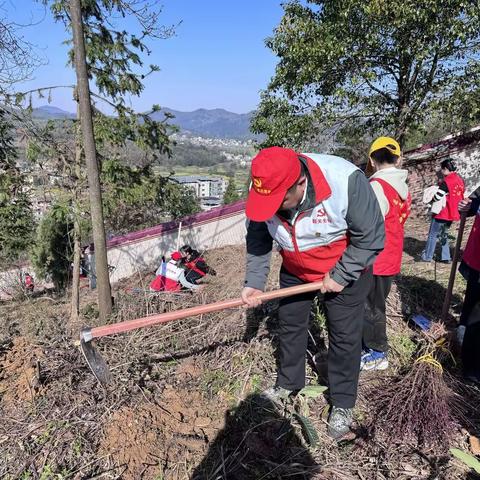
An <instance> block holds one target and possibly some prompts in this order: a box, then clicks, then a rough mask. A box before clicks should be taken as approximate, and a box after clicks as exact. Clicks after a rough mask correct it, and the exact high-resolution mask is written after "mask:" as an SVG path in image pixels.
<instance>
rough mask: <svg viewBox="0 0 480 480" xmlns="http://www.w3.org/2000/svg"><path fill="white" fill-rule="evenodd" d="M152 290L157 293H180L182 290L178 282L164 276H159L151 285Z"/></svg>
mask: <svg viewBox="0 0 480 480" xmlns="http://www.w3.org/2000/svg"><path fill="white" fill-rule="evenodd" d="M150 288H151V289H152V290H155V291H156V292H179V291H180V290H181V287H180V285H179V284H178V282H176V281H175V280H172V279H171V278H167V277H164V276H163V275H157V276H156V277H155V278H154V279H153V281H152V283H150Z"/></svg>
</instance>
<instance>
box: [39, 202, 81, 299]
mask: <svg viewBox="0 0 480 480" xmlns="http://www.w3.org/2000/svg"><path fill="white" fill-rule="evenodd" d="M72 255H73V221H72V218H71V213H70V209H69V208H68V207H67V206H65V205H60V204H57V205H54V206H53V207H52V208H51V209H50V210H49V211H48V212H47V213H46V214H45V215H44V216H43V218H42V220H41V221H40V223H39V225H38V228H37V234H36V238H35V241H34V245H33V248H32V251H31V255H30V258H31V261H32V264H33V266H34V268H35V272H36V273H37V275H38V276H39V277H40V278H43V279H51V280H52V282H53V284H54V286H55V289H56V290H57V291H63V290H64V289H65V287H66V285H67V281H68V278H69V273H70V265H71V262H72Z"/></svg>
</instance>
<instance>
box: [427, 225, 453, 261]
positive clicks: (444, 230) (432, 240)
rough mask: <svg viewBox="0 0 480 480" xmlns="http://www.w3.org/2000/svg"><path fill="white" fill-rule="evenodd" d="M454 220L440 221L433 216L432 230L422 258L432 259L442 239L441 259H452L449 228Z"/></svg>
mask: <svg viewBox="0 0 480 480" xmlns="http://www.w3.org/2000/svg"><path fill="white" fill-rule="evenodd" d="M451 224H452V222H439V221H438V220H435V219H434V218H432V223H431V224H430V230H429V232H428V238H427V243H426V245H425V249H424V250H423V252H422V260H426V261H431V260H432V259H433V254H434V253H435V247H436V246H437V241H438V240H439V241H440V245H441V247H442V256H441V260H445V261H450V260H451V258H450V245H449V244H448V229H449V228H450V225H451Z"/></svg>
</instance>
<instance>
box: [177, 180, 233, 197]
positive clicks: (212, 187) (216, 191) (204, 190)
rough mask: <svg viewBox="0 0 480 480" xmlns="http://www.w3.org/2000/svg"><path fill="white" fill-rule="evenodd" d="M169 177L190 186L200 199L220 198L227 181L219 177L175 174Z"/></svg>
mask: <svg viewBox="0 0 480 480" xmlns="http://www.w3.org/2000/svg"><path fill="white" fill-rule="evenodd" d="M170 178H171V179H172V180H173V181H174V182H177V183H178V184H180V185H182V186H184V187H187V188H191V189H192V190H193V191H194V192H195V195H196V196H197V197H198V198H199V199H200V200H201V199H202V198H207V197H208V198H218V199H221V198H222V197H223V194H224V193H225V190H226V189H227V182H226V181H225V180H224V179H223V178H221V177H204V176H200V175H175V176H173V177H170Z"/></svg>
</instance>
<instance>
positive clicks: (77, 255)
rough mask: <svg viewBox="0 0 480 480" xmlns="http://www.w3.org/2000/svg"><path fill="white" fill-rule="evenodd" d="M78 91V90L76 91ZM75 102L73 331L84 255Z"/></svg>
mask: <svg viewBox="0 0 480 480" xmlns="http://www.w3.org/2000/svg"><path fill="white" fill-rule="evenodd" d="M75 90H76V89H75ZM74 97H75V100H76V101H77V128H76V131H75V180H74V184H73V216H74V218H73V278H72V300H71V304H70V307H71V308H70V323H71V325H72V327H73V329H74V328H75V327H76V326H77V325H76V324H77V322H78V317H79V313H80V262H81V255H82V251H81V250H82V246H81V244H80V242H81V231H80V215H81V212H80V208H79V192H80V190H81V175H82V171H81V161H82V146H81V134H82V131H81V128H80V126H79V125H78V122H79V118H80V106H79V103H78V94H77V92H76V91H75V95H74Z"/></svg>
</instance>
